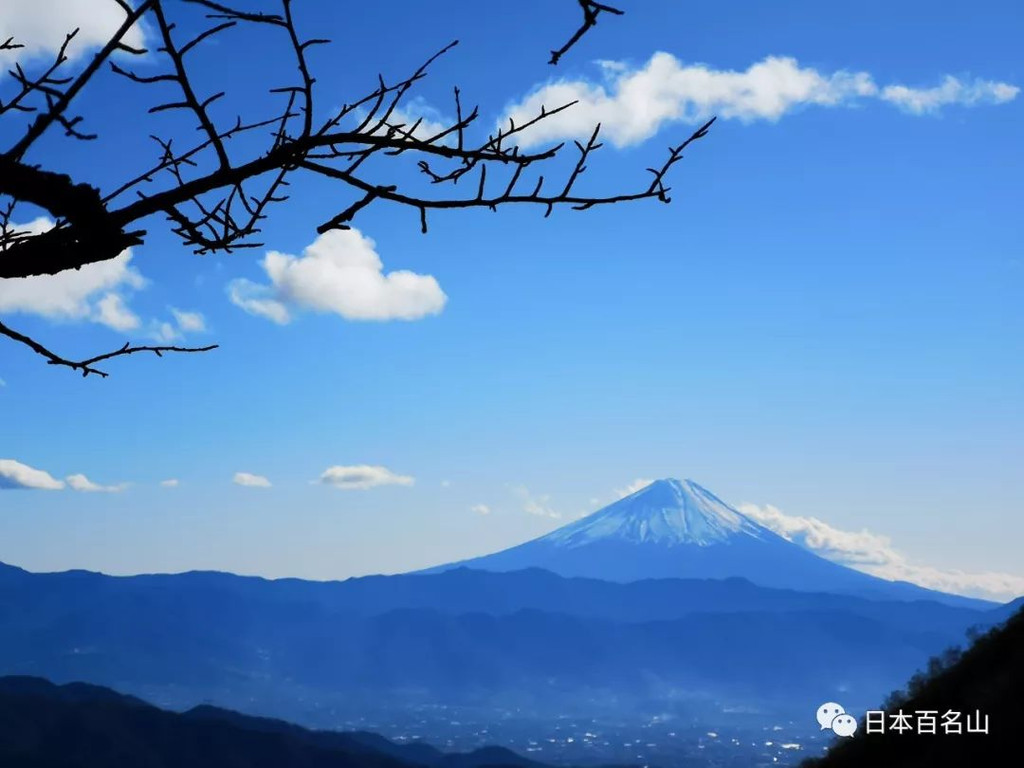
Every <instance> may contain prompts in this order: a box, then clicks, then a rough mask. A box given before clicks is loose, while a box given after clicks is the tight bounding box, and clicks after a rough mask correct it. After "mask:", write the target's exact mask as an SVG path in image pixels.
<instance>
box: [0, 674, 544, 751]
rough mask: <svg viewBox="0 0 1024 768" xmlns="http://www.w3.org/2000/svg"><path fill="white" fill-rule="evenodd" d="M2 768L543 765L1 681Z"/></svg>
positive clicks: (95, 690)
mask: <svg viewBox="0 0 1024 768" xmlns="http://www.w3.org/2000/svg"><path fill="white" fill-rule="evenodd" d="M0 765H2V766H4V768H129V767H130V768H141V767H142V766H145V768H183V766H188V768H228V767H230V768H488V767H492V768H497V767H498V766H510V767H511V766H516V767H517V768H533V767H536V768H539V766H540V764H539V763H536V762H533V761H531V760H527V759H526V758H524V757H521V756H520V755H517V754H515V753H514V752H511V751H509V750H507V749H502V748H499V747H490V748H487V749H480V750H476V751H473V752H470V753H465V754H445V753H442V752H440V751H438V750H436V749H434V748H432V747H429V746H427V745H425V744H409V745H403V744H396V743H393V742H390V741H388V740H386V739H384V738H382V737H380V736H378V735H376V734H372V733H341V732H325V731H309V730H305V729H303V728H299V727H297V726H294V725H291V724H289V723H285V722H281V721H277V720H268V719H262V718H254V717H246V716H244V715H241V714H239V713H237V712H231V711H228V710H223V709H219V708H216V707H210V706H199V707H196V708H195V709H191V710H189V711H187V712H184V713H175V712H167V711H164V710H161V709H158V708H156V707H153V706H151V705H149V704H147V703H146V702H144V701H141V700H140V699H138V698H135V697H132V696H124V695H121V694H119V693H116V692H114V691H112V690H110V689H107V688H101V687H98V686H93V685H84V684H81V683H73V684H68V685H64V686H56V685H53V684H52V683H50V682H48V681H46V680H43V679H40V678H34V677H3V678H0Z"/></svg>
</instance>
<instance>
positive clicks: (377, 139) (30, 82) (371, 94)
mask: <svg viewBox="0 0 1024 768" xmlns="http://www.w3.org/2000/svg"><path fill="white" fill-rule="evenodd" d="M111 2H116V3H117V4H118V5H119V7H120V8H121V9H122V10H123V11H124V13H125V19H124V21H123V23H122V24H121V25H120V26H119V27H118V29H117V30H116V32H115V33H114V34H113V35H112V36H111V38H110V39H109V40H108V41H107V43H106V44H105V45H104V46H103V47H102V48H101V50H100V51H99V52H98V53H97V54H95V55H94V56H93V57H92V58H91V60H89V61H88V63H87V64H86V65H85V66H84V67H83V68H82V70H81V71H80V72H78V73H77V74H76V75H75V76H74V77H66V78H65V77H61V76H60V74H61V72H62V71H63V70H62V68H63V67H65V65H66V63H67V60H68V56H67V47H68V45H69V43H70V42H71V41H72V39H73V38H74V37H75V32H71V33H69V34H68V36H67V38H66V39H65V41H64V43H63V45H62V46H61V47H60V49H59V51H58V52H57V56H56V57H55V59H54V60H53V62H52V63H50V64H49V65H48V66H46V67H44V68H43V69H42V70H41V71H40V73H39V74H38V75H30V74H29V73H27V72H26V71H25V70H24V69H23V68H22V67H21V66H19V65H17V64H15V66H14V70H13V71H12V76H13V81H12V82H13V83H14V84H15V86H16V91H15V92H14V94H13V96H11V97H10V98H9V99H8V100H7V101H6V102H0V116H6V117H11V116H15V115H21V114H23V113H30V112H35V117H34V119H33V120H32V122H31V123H30V124H29V125H28V126H27V128H26V129H25V131H24V133H23V134H22V135H21V138H19V139H18V140H17V141H16V142H15V143H14V144H13V145H12V146H11V147H10V148H9V149H8V150H6V151H3V152H0V279H9V278H25V277H34V276H39V275H55V274H59V273H61V272H64V271H66V270H69V269H79V268H81V267H83V266H86V265H89V264H94V263H97V262H102V261H107V260H110V259H114V258H116V257H117V256H118V255H119V254H120V253H122V252H123V251H124V250H125V249H126V248H128V247H131V246H135V245H140V244H142V243H143V242H144V239H145V237H146V235H147V231H146V229H144V228H143V226H142V222H143V221H144V220H146V219H149V218H150V217H152V216H154V215H161V216H164V217H166V219H167V220H168V221H169V222H170V229H171V231H172V232H173V233H174V234H175V235H177V237H178V238H179V239H180V240H181V242H182V243H183V244H184V245H185V246H187V247H189V248H191V249H192V250H193V251H194V252H196V253H211V252H224V253H229V252H231V251H233V250H235V249H245V248H255V247H258V246H262V245H263V244H262V243H261V242H259V241H258V240H257V239H256V236H257V235H258V233H259V232H260V224H261V222H262V221H263V220H264V219H265V218H266V216H267V215H268V209H269V207H270V206H271V205H272V204H275V203H281V202H283V201H284V200H286V199H287V195H286V194H284V190H285V189H286V188H287V187H288V185H289V184H290V183H291V176H292V175H294V174H306V175H308V174H313V175H316V176H320V177H323V178H326V179H330V180H332V181H335V182H339V183H340V185H341V188H342V190H345V191H347V192H349V193H350V194H351V195H352V199H351V200H350V201H345V202H343V203H341V204H340V205H339V212H338V213H337V214H335V215H334V216H332V217H330V218H329V219H328V220H326V221H325V222H323V223H322V224H320V226H319V227H317V231H318V232H320V233H323V232H326V231H328V230H330V229H346V228H348V227H349V226H351V223H352V221H353V220H354V218H355V217H356V216H357V215H359V214H360V213H361V212H362V211H363V210H364V209H365V208H367V207H368V206H369V205H371V204H372V203H375V202H377V201H387V202H390V203H394V204H398V205H403V206H405V207H408V208H412V209H415V210H416V211H417V212H418V213H419V218H420V227H421V229H422V231H424V232H426V231H427V213H428V211H435V210H452V209H462V208H481V207H483V208H489V209H492V210H495V209H497V208H498V207H499V206H503V205H510V204H532V205H537V206H540V207H541V208H542V209H543V210H544V215H545V216H549V215H550V214H551V212H552V211H553V209H554V208H555V207H557V206H568V207H570V208H571V209H574V210H587V209H589V208H593V207H595V206H601V205H609V204H614V203H620V202H628V201H635V200H642V199H647V198H651V199H655V200H659V201H661V202H666V203H667V202H668V201H669V197H668V192H669V187H668V186H666V183H665V180H666V174H667V172H668V171H669V169H670V168H671V167H672V166H673V165H674V164H675V163H676V162H677V161H678V160H679V159H680V158H681V157H682V151H683V149H684V148H685V147H687V146H688V145H689V144H690V143H691V142H693V141H695V140H697V139H699V138H702V137H703V136H705V135H706V134H707V130H708V128H709V126H710V125H711V121H709V122H708V123H707V124H705V125H703V126H702V127H701V128H699V129H697V130H696V131H695V132H694V133H693V134H692V135H691V136H690V137H689V138H687V139H686V140H685V141H684V142H683V143H682V144H680V145H678V146H676V147H671V148H670V149H669V156H668V158H667V160H666V161H665V162H664V163H663V164H662V165H661V166H659V167H657V168H649V169H648V171H650V173H652V174H653V180H652V181H651V182H650V184H649V185H647V186H645V187H644V186H641V187H640V188H638V189H636V190H635V191H632V192H626V193H615V194H607V195H592V194H584V193H581V192H579V191H577V187H578V181H579V179H580V177H581V175H582V174H583V173H584V172H585V171H586V170H587V166H588V164H589V162H590V160H591V158H592V156H593V153H594V152H596V151H597V150H598V149H600V148H601V144H600V143H599V141H598V136H599V130H600V127H599V126H598V127H597V128H595V130H594V132H593V133H592V134H591V136H590V138H589V139H588V140H587V142H586V143H581V142H575V146H576V149H577V151H578V153H579V154H578V156H577V157H576V159H575V162H574V163H572V165H571V166H570V167H569V168H568V169H567V176H566V177H565V180H564V181H563V182H561V183H560V184H559V185H558V186H555V187H552V186H551V184H550V183H549V188H551V189H552V190H554V189H557V190H558V191H557V192H555V191H546V190H545V186H544V185H545V175H544V174H534V173H532V169H534V168H535V167H541V166H542V165H545V164H546V163H547V161H550V160H553V159H555V158H556V157H558V156H559V155H560V153H561V151H562V149H563V148H564V145H563V144H556V145H554V146H549V147H546V148H542V149H539V150H537V151H533V152H527V151H523V150H522V149H521V147H520V144H521V142H522V138H523V135H524V132H525V131H528V130H529V129H531V128H533V127H534V126H536V125H538V124H539V123H541V122H543V121H545V120H550V119H552V118H553V117H555V116H556V115H558V114H560V113H561V112H563V111H564V110H566V109H570V108H572V106H573V105H574V103H575V102H573V103H570V104H562V105H556V106H555V107H553V108H548V107H547V106H542V107H541V109H540V111H539V113H538V114H536V115H533V116H532V117H529V118H528V119H524V120H521V121H520V122H519V123H518V124H517V123H516V122H514V121H513V120H511V119H510V120H509V123H508V125H507V126H501V127H499V128H497V129H495V130H494V131H492V132H490V134H489V135H488V136H487V138H486V139H484V140H482V141H478V142H476V143H474V142H473V141H471V139H470V133H471V128H472V127H473V126H474V125H475V124H476V123H477V121H478V119H479V110H478V109H477V108H476V107H473V108H470V109H467V108H466V107H465V105H464V104H463V97H462V93H461V91H460V90H459V89H458V88H455V89H454V110H455V119H454V122H451V123H450V124H448V125H444V126H441V127H439V128H437V129H431V130H429V131H426V130H425V129H424V126H425V125H427V124H428V123H427V121H425V120H424V119H423V118H422V117H421V116H416V115H410V114H408V113H407V111H406V98H407V96H408V94H409V93H410V91H411V90H412V88H413V87H414V86H415V85H416V84H417V83H418V82H419V81H420V80H422V79H423V78H424V77H426V75H427V72H428V70H429V69H430V67H431V65H432V64H433V63H434V62H435V61H436V60H437V59H438V58H439V57H440V56H443V55H444V54H446V53H448V52H449V51H451V50H452V49H453V48H454V47H455V46H456V45H457V44H458V41H453V42H451V43H449V44H448V45H446V46H444V47H443V48H441V49H440V50H438V51H437V52H436V53H434V54H433V55H431V56H430V57H428V58H427V59H426V61H425V62H424V63H423V64H422V65H420V66H419V67H418V68H417V69H416V70H415V71H413V72H412V74H410V75H409V76H408V77H405V78H404V79H400V80H398V81H396V82H390V83H389V82H388V81H387V80H385V78H384V76H383V75H378V76H377V78H376V84H375V86H374V87H372V88H371V89H369V90H368V92H366V93H365V94H364V95H362V96H361V97H359V98H357V99H354V100H352V101H349V102H348V103H346V104H344V105H343V106H342V107H341V108H340V109H338V110H336V111H335V112H334V113H333V114H330V115H327V116H323V115H321V116H318V115H317V110H316V108H315V107H316V95H317V90H316V83H317V81H316V78H315V77H314V75H313V68H312V66H311V64H310V61H309V58H308V52H309V51H310V49H312V48H313V47H315V46H318V45H322V44H325V43H327V42H328V41H327V40H325V39H322V38H310V39H304V38H303V37H301V36H300V35H299V33H298V31H297V27H296V23H295V19H294V17H293V13H292V2H291V0H279V2H280V3H281V6H280V8H281V12H280V13H265V12H255V11H247V10H244V9H238V8H235V7H233V6H230V5H227V4H225V3H221V2H215V1H214V0H183V2H182V3H180V4H173V5H172V4H171V3H168V2H165V1H164V0H143V1H141V2H139V4H138V6H137V7H136V8H132V7H131V5H129V3H128V2H127V0H111ZM577 2H578V4H579V6H580V9H581V11H582V13H583V22H582V24H581V26H580V28H579V29H578V30H577V31H576V32H575V33H574V34H573V36H572V37H571V38H570V39H569V41H568V42H567V43H566V44H565V45H563V46H562V47H561V48H560V49H558V50H557V51H553V52H552V63H557V62H558V60H559V59H560V57H561V56H563V55H564V54H565V53H566V52H567V51H568V50H569V49H570V48H572V46H573V45H575V44H576V43H577V42H578V41H579V40H580V39H581V37H582V36H583V35H584V34H586V33H587V32H588V31H589V30H590V29H591V28H592V27H593V26H594V25H595V23H596V21H597V18H598V17H599V16H600V14H602V13H608V14H613V15H621V13H622V11H620V10H618V9H616V8H612V7H611V6H607V5H604V4H602V3H597V2H591V1H590V0H577ZM180 7H191V8H196V9H198V10H199V11H200V13H201V14H203V15H204V16H205V18H206V19H207V22H208V24H207V25H206V26H205V27H204V28H203V29H202V30H201V31H199V32H198V33H195V34H194V35H193V36H191V37H190V38H189V39H178V38H180V37H181V35H180V32H178V31H177V30H178V27H177V26H176V24H175V22H174V20H173V19H172V18H171V17H170V16H171V11H172V9H173V10H178V9H179V8H180ZM147 15H148V16H149V20H150V27H151V28H152V29H153V30H154V31H155V34H156V35H157V37H158V39H159V47H158V48H157V50H156V54H157V55H156V56H155V57H154V58H156V60H157V62H158V63H160V62H162V63H163V64H164V69H163V70H156V71H152V70H150V72H149V73H147V74H141V73H139V72H136V71H133V69H132V68H131V67H130V66H127V65H125V64H124V63H123V62H118V61H112V60H111V56H112V55H113V54H114V53H115V52H124V53H129V54H132V53H140V50H139V49H136V48H133V47H131V46H129V45H128V44H126V43H125V42H124V39H125V37H126V35H127V34H128V32H129V31H130V30H131V29H132V28H133V26H135V25H136V24H137V23H138V22H139V20H140V19H141V18H143V17H144V16H147ZM252 25H258V26H262V27H265V28H268V30H274V31H275V34H281V35H283V37H284V41H285V43H286V45H287V46H288V48H289V49H290V51H291V57H292V59H293V61H294V65H295V70H294V71H295V72H296V78H295V80H294V81H293V82H292V83H291V84H286V85H282V86H277V87H273V88H270V89H269V93H271V94H273V95H274V98H278V97H284V102H285V103H284V106H283V109H280V110H277V111H275V113H273V114H271V115H270V116H264V117H260V118H257V119H254V120H249V121H244V120H243V119H242V117H241V116H237V117H236V118H235V119H234V121H233V122H229V123H226V124H225V123H223V122H222V121H219V120H218V119H217V117H216V116H215V114H214V112H213V111H212V110H211V108H215V105H217V104H218V103H223V102H221V100H222V99H223V97H224V96H225V95H226V89H222V90H217V89H213V91H212V92H208V93H201V92H200V90H201V89H199V88H197V86H196V84H195V82H194V81H193V79H192V77H191V75H190V69H189V62H190V61H191V59H192V57H193V55H194V52H195V51H196V50H197V49H198V48H199V47H201V46H203V45H205V44H207V43H208V42H209V41H211V40H214V39H216V38H218V37H220V36H222V35H225V34H236V33H238V32H239V31H240V30H244V29H246V28H250V27H251V26H252ZM19 47H20V43H18V42H16V41H14V40H13V39H8V40H6V41H5V42H3V43H0V50H14V49H17V48H19ZM105 63H107V64H109V67H110V71H111V73H112V74H114V75H116V76H118V77H121V78H125V79H126V80H127V81H129V82H130V83H133V84H134V85H135V86H139V87H143V88H149V87H151V86H157V87H165V86H172V87H173V91H172V93H171V94H169V95H168V96H166V97H165V98H162V99H161V100H160V101H158V102H157V103H155V104H153V105H152V106H151V107H150V108H149V112H150V113H162V112H169V111H170V112H180V113H182V114H184V115H186V116H188V118H189V120H190V121H192V122H194V123H195V126H196V129H197V131H198V134H199V138H198V139H194V138H190V139H186V143H184V144H182V143H181V142H180V141H176V140H175V138H174V137H172V136H163V137H161V136H156V135H154V136H152V138H153V140H154V142H155V144H156V146H157V148H158V154H157V159H156V161H155V162H154V163H153V164H152V165H150V167H149V168H148V169H147V170H144V171H142V172H137V173H135V174H134V175H131V176H130V178H128V179H127V180H126V181H124V182H123V183H121V184H119V185H118V186H116V187H115V188H114V189H112V190H109V191H107V190H103V191H101V190H100V189H97V188H96V187H93V186H91V185H89V184H85V183H81V182H76V181H75V180H73V179H72V178H71V177H69V176H68V175H65V174H62V173H59V172H55V171H51V170H48V169H45V168H43V167H40V166H39V165H37V164H33V163H32V162H29V161H27V160H26V159H25V158H26V157H27V155H28V154H29V152H30V151H31V150H32V148H33V147H34V146H35V143H36V141H37V140H38V139H39V138H40V137H41V136H42V135H43V134H44V133H45V132H46V131H47V130H48V129H49V128H50V127H51V126H52V125H54V124H57V125H60V126H61V127H63V129H64V132H65V134H66V135H68V136H70V137H73V138H76V139H90V138H93V136H92V134H89V133H86V132H84V131H83V130H81V123H82V118H81V117H80V116H73V115H71V114H70V113H69V111H68V110H69V108H70V106H71V103H72V102H73V100H74V99H75V98H76V97H77V95H78V94H79V93H80V92H81V91H82V90H83V89H84V88H85V87H86V86H87V85H88V84H89V83H90V82H92V81H93V80H94V79H95V77H96V76H97V75H98V74H99V73H100V72H101V71H102V70H103V69H104V67H103V65H104V64H105ZM40 101H41V102H42V104H41V105H40V104H39V102H40ZM264 130H265V131H266V132H268V133H269V135H270V138H269V140H268V142H267V146H266V148H265V150H264V151H262V152H257V153H255V154H251V155H250V156H249V157H247V158H246V157H240V156H239V152H235V151H233V150H234V149H235V148H236V147H237V146H238V145H237V143H235V144H233V143H232V142H233V140H234V139H236V138H238V137H240V136H242V135H245V136H249V137H250V138H251V137H252V136H254V135H256V134H258V133H259V132H262V131H264ZM427 133H429V134H430V135H426V134H427ZM251 143H252V142H251V141H248V142H246V147H248V146H250V145H251ZM402 156H411V157H413V158H414V160H415V165H416V167H417V168H418V170H419V171H420V178H421V179H423V181H424V182H425V185H426V187H427V189H437V188H442V187H445V185H452V187H454V186H455V185H457V184H458V182H459V181H460V180H461V179H463V178H465V177H472V178H473V179H474V182H473V186H474V187H475V190H474V191H473V192H472V193H470V194H468V195H466V196H458V197H456V196H454V195H450V194H443V193H442V194H437V195H428V194H425V193H424V192H423V191H422V190H418V189H417V188H416V187H415V185H414V186H412V187H409V186H407V185H405V184H403V185H401V186H400V185H399V184H397V183H395V182H394V181H393V180H391V179H387V180H385V179H382V178H379V177H378V176H377V175H378V174H379V173H380V167H379V166H380V163H375V162H371V161H372V160H374V159H375V158H376V159H381V160H383V159H387V160H388V161H389V162H390V163H391V164H394V163H395V162H396V161H395V159H396V158H400V157H402ZM548 175H549V176H550V174H548ZM525 177H530V178H531V180H530V181H527V180H526V178H525ZM527 184H530V186H529V187H526V185H527ZM420 186H424V185H423V184H421V185H420ZM527 189H529V190H532V191H526V190H527ZM128 193H134V195H135V198H134V199H126V195H127V194H128ZM5 202H6V204H5ZM19 202H25V203H30V204H32V205H34V206H37V207H38V208H41V209H43V210H45V211H46V212H48V213H49V215H50V216H51V217H52V219H53V220H54V226H53V227H52V228H51V229H49V230H48V231H45V232H42V233H26V232H19V231H18V230H17V227H16V226H14V225H13V218H12V217H13V212H14V206H15V205H16V204H17V203H19ZM3 329H4V333H3V335H5V336H7V337H9V338H12V339H14V340H16V341H20V342H21V343H25V344H28V345H29V346H30V347H31V348H32V349H34V350H35V351H36V352H37V353H39V354H41V355H43V356H44V357H46V358H47V359H48V361H49V362H50V363H51V364H54V365H64V366H68V367H71V368H73V369H76V370H82V371H83V372H84V373H85V374H86V375H87V374H88V373H99V372H98V371H95V370H94V369H92V365H93V364H94V363H96V362H98V361H102V360H106V359H108V358H109V357H113V356H120V355H127V354H133V353H134V352H142V351H148V352H155V353H157V354H160V353H161V352H164V351H204V350H206V349H212V348H213V347H204V348H201V349H195V350H193V349H187V348H177V347H130V346H128V345H126V346H125V347H123V348H121V349H120V350H117V351H116V352H112V353H109V354H108V355H100V356H98V357H95V358H91V359H89V360H85V361H78V362H74V361H68V360H66V359H64V358H61V357H59V356H58V355H56V354H55V353H53V352H50V351H49V350H47V349H46V348H45V347H42V346H41V345H39V344H37V343H36V342H33V341H32V340H30V339H27V337H25V336H23V335H21V334H18V333H17V332H15V331H12V330H10V329H9V328H7V326H3Z"/></svg>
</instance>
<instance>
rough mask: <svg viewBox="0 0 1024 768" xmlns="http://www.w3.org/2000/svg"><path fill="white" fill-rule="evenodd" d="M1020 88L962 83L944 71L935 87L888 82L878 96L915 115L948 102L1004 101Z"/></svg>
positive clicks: (983, 82)
mask: <svg viewBox="0 0 1024 768" xmlns="http://www.w3.org/2000/svg"><path fill="white" fill-rule="evenodd" d="M1018 93H1020V88H1018V87H1017V86H1015V85H1010V84H1009V83H997V82H994V81H992V80H975V81H974V82H972V83H965V82H963V81H962V80H959V79H957V78H955V77H952V76H950V75H947V76H946V77H945V78H944V79H943V81H942V84H941V85H937V86H935V87H934V88H908V87H907V86H905V85H890V86H886V87H885V88H883V89H882V94H881V97H882V99H884V100H885V101H888V102H891V103H893V104H895V105H896V106H898V107H900V108H901V109H903V110H905V111H907V112H910V113H911V114H915V115H922V114H925V113H926V112H938V111H939V109H941V108H942V107H944V106H947V105H949V104H959V105H961V106H966V107H971V106H975V105H977V104H1004V103H1006V102H1008V101H1013V100H1014V99H1015V98H1017V94H1018Z"/></svg>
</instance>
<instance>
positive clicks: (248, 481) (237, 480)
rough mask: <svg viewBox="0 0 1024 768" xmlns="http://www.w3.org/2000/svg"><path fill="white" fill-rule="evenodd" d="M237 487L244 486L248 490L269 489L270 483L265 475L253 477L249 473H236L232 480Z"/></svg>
mask: <svg viewBox="0 0 1024 768" xmlns="http://www.w3.org/2000/svg"><path fill="white" fill-rule="evenodd" d="M231 481H232V482H233V483H234V484H235V485H244V486H245V487H247V488H269V487H270V481H269V480H267V478H265V477H264V476H263V475H253V474H250V473H249V472H235V476H234V477H233V478H231Z"/></svg>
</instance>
